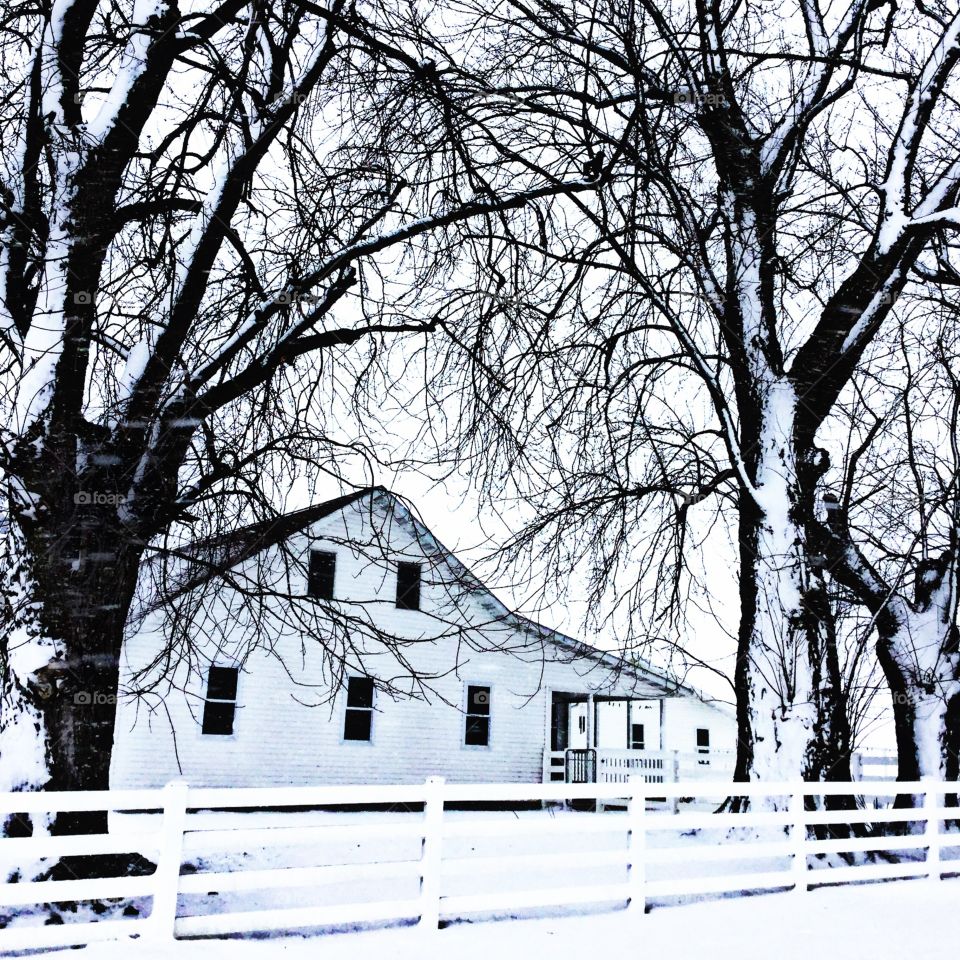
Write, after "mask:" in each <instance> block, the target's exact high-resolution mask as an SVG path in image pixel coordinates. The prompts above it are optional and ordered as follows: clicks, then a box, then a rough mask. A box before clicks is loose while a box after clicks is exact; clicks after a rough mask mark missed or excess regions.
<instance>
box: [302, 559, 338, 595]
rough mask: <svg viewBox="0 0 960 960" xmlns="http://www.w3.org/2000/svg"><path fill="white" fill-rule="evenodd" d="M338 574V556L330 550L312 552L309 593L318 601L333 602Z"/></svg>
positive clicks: (308, 583)
mask: <svg viewBox="0 0 960 960" xmlns="http://www.w3.org/2000/svg"><path fill="white" fill-rule="evenodd" d="M336 572H337V555H336V554H335V553H332V552H331V551H329V550H311V551H310V570H309V574H308V577H307V593H308V594H309V595H310V596H311V597H313V598H314V599H316V600H332V599H333V581H334V577H335V575H336Z"/></svg>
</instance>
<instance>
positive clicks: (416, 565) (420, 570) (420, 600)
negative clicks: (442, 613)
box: [394, 560, 423, 610]
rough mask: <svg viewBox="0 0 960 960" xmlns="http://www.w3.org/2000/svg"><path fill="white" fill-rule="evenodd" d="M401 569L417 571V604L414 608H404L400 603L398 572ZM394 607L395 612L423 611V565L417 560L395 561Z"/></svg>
mask: <svg viewBox="0 0 960 960" xmlns="http://www.w3.org/2000/svg"><path fill="white" fill-rule="evenodd" d="M402 567H407V568H416V571H417V604H416V606H406V605H405V604H401V603H400V570H401V568H402ZM394 606H395V607H396V609H397V610H422V609H423V563H422V562H420V561H417V560H398V561H397V594H396V597H395V598H394Z"/></svg>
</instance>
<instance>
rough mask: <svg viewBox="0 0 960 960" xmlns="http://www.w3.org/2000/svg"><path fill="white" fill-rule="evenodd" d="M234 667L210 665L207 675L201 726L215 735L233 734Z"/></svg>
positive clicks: (206, 731) (235, 669)
mask: <svg viewBox="0 0 960 960" xmlns="http://www.w3.org/2000/svg"><path fill="white" fill-rule="evenodd" d="M237 674H238V670H237V668H236V667H211V668H210V673H209V674H208V675H207V698H206V702H205V703H204V705H203V727H202V730H203V732H204V733H206V734H210V735H211V736H215V737H229V736H232V735H233V718H234V714H235V713H236V712H237Z"/></svg>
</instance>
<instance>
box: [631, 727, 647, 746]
mask: <svg viewBox="0 0 960 960" xmlns="http://www.w3.org/2000/svg"><path fill="white" fill-rule="evenodd" d="M643 742H644V741H643V724H642V723H632V724H630V749H631V750H643V749H645V748H644V746H643Z"/></svg>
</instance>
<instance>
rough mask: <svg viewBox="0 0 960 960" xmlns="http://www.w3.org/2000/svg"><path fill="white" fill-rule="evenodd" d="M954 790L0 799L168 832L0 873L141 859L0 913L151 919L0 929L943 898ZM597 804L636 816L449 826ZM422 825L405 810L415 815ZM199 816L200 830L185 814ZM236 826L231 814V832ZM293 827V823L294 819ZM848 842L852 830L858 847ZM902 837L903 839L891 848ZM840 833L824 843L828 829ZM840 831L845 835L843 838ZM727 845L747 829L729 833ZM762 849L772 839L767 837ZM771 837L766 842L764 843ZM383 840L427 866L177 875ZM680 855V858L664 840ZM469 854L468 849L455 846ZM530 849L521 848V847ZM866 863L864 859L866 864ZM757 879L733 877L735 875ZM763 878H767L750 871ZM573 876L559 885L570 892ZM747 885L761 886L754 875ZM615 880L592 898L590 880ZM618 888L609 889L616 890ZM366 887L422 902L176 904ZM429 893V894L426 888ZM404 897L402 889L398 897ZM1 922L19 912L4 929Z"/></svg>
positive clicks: (607, 787) (3, 805) (97, 932)
mask: <svg viewBox="0 0 960 960" xmlns="http://www.w3.org/2000/svg"><path fill="white" fill-rule="evenodd" d="M958 790H960V786H958V784H956V783H942V782H935V781H923V782H920V783H897V784H896V792H897V794H898V795H902V796H904V797H905V798H906V797H908V796H911V797H913V798H917V797H919V798H922V806H920V807H912V808H909V809H901V808H894V807H888V808H886V809H874V808H871V807H869V806H868V801H869V800H870V799H871V798H876V797H889V796H890V794H891V783H890V782H889V781H871V782H866V781H860V782H855V783H818V784H812V783H749V784H741V783H738V784H732V783H730V782H729V781H716V782H713V783H708V782H703V781H698V782H681V783H656V782H655V783H648V782H646V779H645V777H644V775H643V773H634V774H632V775H631V776H630V779H629V781H628V782H627V783H622V782H615V781H612V780H611V781H606V782H598V783H558V782H547V783H542V784H522V783H506V784H452V783H445V782H444V781H443V780H442V779H438V778H431V779H429V780H427V781H426V783H424V784H418V785H404V786H395V787H388V786H358V787H346V786H337V787H289V788H279V789H274V788H264V789H237V788H222V789H221V788H217V789H210V788H191V787H188V786H187V785H186V784H185V783H182V782H175V783H171V784H168V785H167V786H166V787H165V788H163V789H162V790H144V791H116V792H113V791H110V792H101V793H95V792H89V793H44V794H0V811H3V812H5V813H24V812H28V813H57V812H60V811H62V810H110V811H117V812H123V811H126V812H136V814H137V815H138V817H135V818H133V819H138V818H139V817H142V818H143V819H147V818H148V817H150V816H152V817H153V818H154V819H157V818H159V829H156V826H155V825H154V826H153V828H151V829H143V828H141V827H137V826H135V827H134V828H133V829H126V830H122V831H115V832H114V833H111V834H109V835H104V836H91V837H81V836H72V837H50V836H33V837H17V838H4V839H0V869H2V871H3V874H4V876H6V875H7V874H9V873H10V868H11V867H13V866H14V865H17V864H22V863H24V862H26V861H36V859H37V858H39V857H55V856H59V855H62V854H67V853H71V854H73V853H78V852H80V853H89V852H93V853H101V852H104V851H107V850H109V851H113V852H142V853H144V855H147V856H151V857H152V858H153V859H155V862H156V870H155V871H154V872H153V873H152V874H150V875H148V876H124V877H109V878H102V879H91V880H41V881H27V882H20V883H10V882H8V883H6V884H5V885H3V886H0V905H2V906H9V907H16V906H22V905H24V904H31V903H32V904H43V903H58V902H61V901H64V900H78V901H82V900H91V899H98V898H104V897H124V898H126V897H140V898H149V899H150V900H151V909H150V912H149V915H148V916H146V917H145V918H137V919H130V920H114V919H107V920H91V921H77V922H67V923H63V924H60V925H57V926H26V925H23V924H21V923H16V922H15V923H12V924H10V925H8V926H7V927H6V928H5V929H0V951H12V950H19V949H27V948H42V947H62V946H69V945H75V944H84V943H90V942H93V941H98V940H104V939H118V938H124V937H143V938H150V939H153V940H167V941H170V940H173V939H175V937H176V936H178V935H179V936H182V937H183V936H213V935H222V934H227V933H238V932H251V931H272V930H291V929H297V928H306V927H310V928H319V927H325V926H343V925H350V924H361V923H368V922H374V921H398V922H402V921H408V922H415V923H418V924H419V926H421V927H423V928H425V929H431V930H435V929H437V927H438V925H439V923H440V922H441V921H443V920H450V919H455V918H464V917H470V916H476V915H478V914H485V913H486V914H488V913H497V912H498V911H499V912H501V913H507V914H509V913H511V912H516V911H518V910H521V909H533V908H539V907H560V908H564V907H568V906H571V905H577V904H597V905H610V906H611V907H626V908H627V909H628V910H630V911H631V912H632V913H633V914H635V915H636V916H638V917H639V916H642V915H643V913H644V911H645V909H646V906H647V904H648V903H649V902H650V900H651V899H658V898H664V897H676V896H682V895H686V894H703V893H733V892H737V891H746V890H750V891H753V890H771V889H784V890H787V889H792V890H795V891H803V890H807V889H809V888H810V887H811V886H817V885H822V884H836V883H850V882H859V881H863V880H881V879H890V878H894V877H896V878H900V877H926V878H928V879H930V880H933V881H939V880H940V879H941V876H942V874H943V873H944V872H947V873H951V874H953V873H956V874H960V859H955V858H948V857H945V855H944V850H945V849H948V850H949V849H953V850H955V851H956V852H957V854H958V855H960V833H958V832H955V831H954V830H953V829H952V827H953V826H955V825H956V824H957V821H960V810H958V809H957V807H956V806H953V805H948V803H949V804H954V803H956V796H955V795H956V793H957V792H958ZM731 793H735V794H736V795H737V796H740V797H748V798H750V801H751V802H750V804H749V805H748V807H747V809H746V811H745V812H737V813H734V812H710V810H709V809H706V808H704V807H703V803H702V802H701V803H700V804H699V807H700V808H699V809H697V808H696V805H690V804H684V806H683V809H681V811H680V812H677V813H669V812H663V811H661V812H655V811H654V810H651V809H649V806H650V805H649V803H648V801H649V800H650V798H651V797H656V798H666V799H667V800H668V801H669V800H674V801H677V805H678V806H679V801H680V799H681V798H684V799H689V798H691V797H694V798H696V799H697V800H698V801H707V800H710V801H719V800H723V799H725V798H727V797H728V795H729V794H731ZM828 797H840V798H843V797H846V798H851V797H854V798H856V799H857V803H858V806H857V808H856V809H852V810H849V809H848V810H837V809H829V808H827V806H826V804H825V799H826V798H828ZM574 800H591V801H595V802H596V808H597V810H598V811H602V810H603V808H604V803H605V802H616V801H619V803H620V805H621V806H625V807H626V812H625V813H624V812H623V811H622V810H621V811H620V812H598V813H582V814H574V813H572V812H571V813H570V814H569V815H564V816H556V817H554V816H551V815H549V814H547V813H544V815H542V816H538V817H534V816H531V817H528V818H526V819H524V818H519V819H518V818H515V817H513V816H497V815H492V816H491V815H489V814H487V815H481V814H475V813H472V812H470V813H464V814H463V815H462V816H461V815H459V814H458V815H454V814H452V813H451V811H450V810H449V809H447V807H448V805H452V804H463V803H466V802H472V803H477V802H485V803H517V802H520V801H541V802H542V803H548V802H566V801H574ZM384 804H403V805H406V810H407V812H405V813H404V814H402V816H403V817H405V818H406V819H405V820H402V821H394V822H378V821H377V820H376V819H375V818H367V819H366V820H364V819H363V818H362V817H361V818H360V820H359V822H352V823H332V824H330V825H324V824H321V825H319V826H304V825H303V824H302V823H299V824H297V825H294V826H285V825H283V822H282V820H281V821H280V823H279V824H278V823H277V815H276V814H272V815H270V822H271V823H272V824H273V825H272V826H270V827H248V826H242V825H236V824H234V825H233V826H228V827H226V828H217V827H216V826H209V825H205V824H209V822H210V821H209V819H208V820H206V821H204V820H203V818H204V817H205V816H208V815H207V814H206V813H203V812H201V811H233V812H235V811H238V810H240V811H243V810H258V809H261V808H269V809H271V810H282V809H284V808H290V807H296V808H298V809H299V810H303V809H307V808H316V807H327V808H329V807H331V806H345V805H350V806H354V805H360V806H364V805H381V806H382V805H384ZM411 806H412V807H416V808H417V809H416V810H410V807H411ZM191 811H192V812H191ZM232 815H233V814H231V816H232ZM285 816H290V817H295V816H297V814H294V813H288V814H286V815H285ZM853 825H857V827H856V828H854V829H850V828H851V827H852V826H853ZM890 825H899V827H898V829H900V830H905V831H906V832H905V833H899V834H897V835H890V834H889V833H885V832H884V831H885V830H886V829H887V828H888V827H889V826H890ZM830 827H832V830H831V829H828V828H830ZM838 827H840V828H843V829H842V831H841V835H839V836H838V835H836V834H837V830H838ZM734 828H747V830H746V831H745V830H743V829H740V830H736V829H734ZM689 830H709V831H716V832H717V836H716V837H715V838H714V837H711V842H710V843H705V844H698V845H692V844H691V843H690V842H689V840H686V841H685V840H684V839H683V838H681V837H680V832H681V831H689ZM764 831H766V833H764ZM771 831H772V834H771ZM601 835H606V836H607V837H608V838H612V839H613V840H615V841H618V842H617V843H614V845H613V846H612V847H610V848H609V849H604V848H602V847H601V846H600V844H599V842H597V843H596V845H594V844H593V843H591V845H590V846H589V847H588V849H586V850H577V849H574V848H573V847H571V846H570V844H569V842H568V843H567V844H566V847H565V848H564V849H557V840H558V839H559V840H560V841H561V842H563V841H571V840H572V839H573V838H574V837H577V836H596V837H600V836H601ZM373 837H376V838H377V841H378V844H380V843H382V842H384V841H386V840H387V839H390V838H393V839H396V838H405V839H406V842H408V843H413V844H414V848H415V849H416V850H417V853H418V855H417V856H414V857H412V858H409V859H399V860H398V859H394V860H390V859H389V858H383V857H380V858H379V859H377V860H374V861H371V862H357V863H331V864H327V865H322V866H307V867H304V866H296V865H291V866H281V867H276V866H271V867H269V868H267V869H244V870H238V869H236V867H235V865H234V866H232V867H229V866H228V868H226V869H214V870H207V871H201V872H197V873H192V874H189V873H188V874H183V875H182V866H183V861H184V857H185V856H188V855H194V854H196V853H198V852H199V853H203V854H205V855H207V856H209V855H210V854H211V852H217V851H220V852H222V851H237V850H250V849H262V850H268V851H276V850H282V849H283V848H284V847H288V848H289V847H292V846H299V845H305V844H306V845H309V844H314V843H316V844H322V843H324V842H326V843H329V842H339V843H341V844H342V843H343V842H345V841H347V842H349V844H350V845H352V846H354V847H355V846H357V843H358V842H361V841H365V840H369V839H371V838H373ZM537 837H543V838H551V839H550V840H549V843H550V847H549V849H548V850H547V852H544V851H543V850H540V851H537V850H533V851H523V850H517V849H516V848H515V847H508V849H506V850H505V851H501V852H499V853H497V854H496V855H493V856H485V857H484V856H479V857H478V856H469V857H468V856H464V855H463V854H462V853H461V854H459V855H458V854H457V849H456V847H457V842H458V841H463V840H464V839H467V840H469V841H471V843H470V844H469V845H468V846H474V841H480V840H482V839H484V838H488V839H496V838H501V839H503V838H505V839H507V840H509V842H510V843H511V844H517V843H520V841H523V842H526V843H528V842H530V841H531V840H536V838H537ZM664 837H666V838H667V839H670V838H673V839H674V840H677V841H678V842H675V843H673V844H670V843H666V844H664V843H663V842H662V839H663V838H664ZM460 846H461V847H463V843H462V842H461V843H460ZM521 846H522V843H521ZM875 852H886V854H887V855H888V858H889V855H890V854H891V852H896V853H897V854H898V855H899V856H901V857H902V858H904V857H905V858H904V859H902V862H885V863H871V862H861V863H857V864H854V863H847V864H846V865H842V866H832V867H828V868H824V869H811V866H816V865H817V864H816V863H814V864H811V862H810V858H812V857H818V856H820V855H823V854H838V853H847V854H861V855H862V854H866V853H875ZM861 859H862V857H861ZM744 860H746V861H750V864H748V865H747V867H743V866H742V865H741V866H740V867H739V868H737V861H744ZM758 860H759V861H763V862H765V863H766V867H765V868H764V869H763V870H760V871H757V870H755V867H752V866H751V864H754V863H755V862H756V861H758ZM691 862H699V863H704V864H713V865H715V866H718V868H719V872H718V869H714V870H713V871H712V872H710V873H709V874H708V875H706V876H692V877H691V876H670V875H667V876H662V877H659V878H657V877H651V876H650V875H649V868H650V867H654V868H656V867H657V866H658V865H660V866H663V865H669V864H680V865H683V866H684V867H687V866H689V865H690V863H691ZM518 868H526V869H533V868H540V869H543V870H546V871H547V875H548V876H550V877H552V878H556V877H560V878H562V879H569V881H570V882H569V884H567V885H565V886H542V885H540V886H537V885H534V886H533V887H532V888H530V889H523V890H516V889H509V888H508V887H506V886H501V885H500V883H499V880H500V878H505V877H510V876H512V875H513V874H514V872H515V871H516V870H517V869H518ZM564 869H566V873H565V874H564V872H563V871H564ZM749 869H752V870H753V871H754V872H745V870H749ZM590 870H599V871H601V872H602V871H607V873H606V874H604V875H603V876H602V877H600V878H599V879H595V880H594V881H592V882H587V879H588V875H587V873H586V871H590ZM611 874H616V876H615V877H613V878H612V879H611ZM457 876H460V877H463V876H466V877H467V879H472V878H474V877H480V876H486V877H493V878H494V879H495V880H497V881H498V883H497V886H496V888H495V889H494V890H492V891H489V890H488V891H483V890H480V891H475V892H462V891H461V892H457V891H456V890H454V891H453V892H451V891H450V890H449V889H448V885H449V882H450V878H451V877H457ZM369 880H374V881H382V880H390V881H391V882H400V881H402V880H407V881H412V882H413V883H414V886H415V887H416V889H415V890H414V891H413V893H412V895H410V896H404V897H400V896H399V894H396V895H395V896H394V898H392V899H391V898H389V897H388V898H384V899H380V900H374V901H370V900H367V901H361V902H350V903H342V904H332V905H321V906H309V907H303V906H286V907H277V908H267V909H255V910H236V909H227V910H225V911H222V912H217V913H208V914H203V915H195V916H188V915H180V914H179V913H178V906H179V902H180V898H183V897H189V896H191V895H197V894H204V893H209V892H210V891H214V890H215V891H217V893H218V895H220V894H222V893H224V892H231V891H260V892H261V893H264V894H265V893H266V892H269V891H276V890H287V889H294V888H314V887H316V886H317V885H318V884H324V883H328V884H331V883H332V884H336V885H341V886H342V885H343V884H347V883H349V882H359V883H364V882H366V881H369ZM417 884H418V886H417ZM398 889H399V888H398ZM5 912H6V913H7V914H8V915H9V914H10V911H5Z"/></svg>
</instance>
